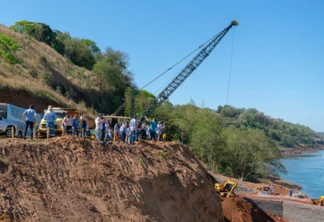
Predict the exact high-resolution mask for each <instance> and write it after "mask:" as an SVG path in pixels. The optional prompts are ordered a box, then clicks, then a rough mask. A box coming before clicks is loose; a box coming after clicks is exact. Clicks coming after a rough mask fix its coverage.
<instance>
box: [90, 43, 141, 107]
mask: <svg viewBox="0 0 324 222" xmlns="http://www.w3.org/2000/svg"><path fill="white" fill-rule="evenodd" d="M127 66H128V55H127V54H126V53H123V52H120V51H114V50H113V49H112V48H108V49H106V52H104V53H102V54H101V55H100V59H99V60H98V61H97V63H96V64H95V65H94V68H93V71H94V73H95V74H96V78H97V82H98V85H99V87H100V88H101V90H102V92H111V93H112V94H113V95H112V96H111V98H110V100H111V102H112V104H110V107H112V108H113V109H115V108H117V107H118V106H120V105H121V104H122V103H123V102H124V95H125V90H126V89H127V88H128V87H131V88H135V87H134V86H133V83H132V73H131V72H129V71H128V70H127Z"/></svg>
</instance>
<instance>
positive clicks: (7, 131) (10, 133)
mask: <svg viewBox="0 0 324 222" xmlns="http://www.w3.org/2000/svg"><path fill="white" fill-rule="evenodd" d="M12 134H14V135H15V128H13V132H12V127H8V128H7V129H6V136H7V137H12Z"/></svg>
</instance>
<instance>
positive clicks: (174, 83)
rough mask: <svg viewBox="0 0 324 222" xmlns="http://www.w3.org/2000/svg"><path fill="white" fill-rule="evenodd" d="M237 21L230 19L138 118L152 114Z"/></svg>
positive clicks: (142, 118) (141, 118)
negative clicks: (228, 23) (227, 24)
mask: <svg viewBox="0 0 324 222" xmlns="http://www.w3.org/2000/svg"><path fill="white" fill-rule="evenodd" d="M237 25H238V22H237V21H235V20H234V21H232V22H231V24H230V25H229V26H227V27H226V28H225V29H223V30H222V31H221V32H220V33H218V34H217V35H216V36H215V37H214V38H213V39H212V40H211V41H210V42H209V43H208V44H207V45H206V46H205V47H204V48H203V49H202V50H201V51H200V52H199V53H198V54H197V55H196V56H195V57H194V58H193V59H192V60H191V61H190V62H189V63H188V64H187V65H186V67H185V68H184V69H183V70H182V71H181V72H180V73H179V74H178V75H177V76H176V77H175V78H174V79H173V80H172V81H171V82H170V83H169V84H168V85H167V86H166V87H165V88H164V89H163V90H162V91H161V92H160V94H159V95H158V96H157V97H156V98H155V99H154V100H153V101H152V102H151V103H150V105H149V106H148V108H147V109H146V110H145V111H144V113H143V114H142V116H141V117H140V120H141V121H143V120H144V118H145V116H149V115H150V114H152V113H153V112H154V111H155V109H156V108H157V107H158V106H160V105H161V104H162V103H163V102H164V101H165V100H167V99H168V98H169V97H170V95H171V94H172V93H173V92H174V91H175V90H176V89H177V88H178V87H179V86H180V85H181V84H182V83H183V82H184V81H185V80H186V79H187V78H188V77H189V75H190V74H191V73H192V72H193V71H195V69H197V68H198V66H199V65H200V64H201V63H202V62H203V61H204V60H205V59H206V58H207V57H208V56H209V54H210V53H211V52H212V51H213V50H214V48H215V47H216V46H217V44H218V43H219V42H220V41H221V40H222V38H223V37H224V36H225V35H226V33H227V32H228V31H229V30H230V29H231V28H232V27H233V26H237Z"/></svg>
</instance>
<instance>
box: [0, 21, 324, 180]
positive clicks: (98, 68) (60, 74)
mask: <svg viewBox="0 0 324 222" xmlns="http://www.w3.org/2000/svg"><path fill="white" fill-rule="evenodd" d="M0 28H1V29H0V31H1V30H2V31H3V32H6V33H9V35H4V34H0V48H1V53H2V54H0V56H1V57H2V58H4V59H5V60H6V61H7V62H8V61H9V63H12V61H16V62H17V61H19V60H18V59H20V60H22V63H21V64H19V65H16V66H12V65H10V64H8V66H4V67H3V68H2V69H1V67H0V82H1V85H0V86H3V87H7V88H10V87H11V88H14V87H16V88H17V89H18V90H21V89H25V90H26V88H24V87H26V85H28V88H29V89H31V90H32V91H31V94H32V95H34V96H35V97H37V98H42V99H49V100H50V101H55V102H56V103H57V104H60V105H62V106H65V105H71V106H73V107H78V108H80V109H81V110H85V109H87V110H88V111H89V110H90V111H92V112H93V113H94V112H100V113H105V114H111V113H113V112H114V111H115V110H116V109H117V108H118V107H119V106H120V105H121V104H123V103H124V102H125V107H124V109H123V110H122V112H120V113H119V114H120V115H126V116H129V115H130V114H131V108H132V96H133V95H134V94H135V92H136V97H134V98H135V109H134V110H135V114H137V116H140V115H141V114H142V113H143V112H144V110H145V109H146V108H147V107H148V105H149V104H150V102H151V101H152V100H153V99H155V96H154V95H153V94H151V93H150V92H147V91H145V90H138V89H137V87H136V86H135V84H134V82H133V77H132V76H133V75H132V73H131V72H130V71H129V70H128V55H127V54H126V53H124V52H121V51H119V50H114V49H112V48H109V47H108V48H107V49H106V50H105V51H104V52H102V51H100V49H99V48H98V46H97V45H96V43H95V42H94V41H92V40H90V39H79V38H73V37H71V36H70V34H69V33H68V32H64V33H63V32H60V31H58V30H55V31H53V30H52V29H51V28H50V26H48V25H46V24H43V23H36V22H29V21H25V20H24V21H19V22H16V23H15V24H14V25H13V26H11V29H12V30H14V31H15V32H18V33H21V34H18V33H15V32H14V31H12V30H8V29H5V28H4V27H0ZM12 36H15V40H16V41H17V42H16V41H15V40H14V39H13V37H12ZM38 41H41V42H44V43H45V44H47V45H45V44H38ZM20 45H22V46H23V47H20ZM48 46H50V47H52V49H51V48H50V47H48ZM35 49H37V50H35ZM53 49H54V50H53ZM17 50H21V51H22V52H21V53H19V55H18V56H21V57H18V58H16V57H14V55H15V52H16V51H17ZM4 53H5V54H4ZM20 54H22V55H20ZM8 55H9V57H8ZM6 56H7V57H6ZM12 56H13V57H12ZM22 77H23V78H22ZM17 78H20V79H21V81H16V79H17ZM23 81H26V82H23ZM32 84H33V85H32ZM19 87H21V88H19ZM151 117H155V118H156V120H158V121H159V120H162V121H164V122H165V125H166V129H165V133H166V134H167V139H168V140H179V141H181V142H182V143H184V144H187V145H189V146H190V147H192V149H193V151H194V152H195V154H196V155H197V156H198V157H199V158H200V159H201V160H202V161H203V162H205V163H206V164H207V165H208V166H209V167H210V168H212V169H213V170H214V171H216V172H219V173H222V174H224V175H227V176H231V177H235V178H242V179H244V180H256V179H257V178H259V177H267V176H269V175H274V174H276V172H278V170H280V171H282V172H285V169H284V168H283V167H282V166H281V164H280V162H279V161H278V160H279V158H280V157H281V156H280V149H281V148H291V149H293V148H296V149H297V148H308V147H314V146H316V145H317V144H324V139H323V137H320V136H319V135H318V134H316V133H315V132H313V131H312V130H311V129H310V128H308V127H305V126H302V125H299V124H292V123H288V122H285V121H283V120H281V119H273V118H271V117H270V116H266V115H265V114H264V113H262V112H259V111H258V110H256V109H244V108H235V107H233V106H228V105H225V106H219V107H218V108H217V110H211V109H206V108H205V109H204V108H198V107H197V106H196V105H195V102H194V101H193V100H192V99H191V100H190V103H189V104H187V105H181V106H179V105H176V106H174V105H173V104H171V103H170V102H169V101H166V102H164V103H163V104H162V105H161V106H160V107H159V108H158V109H157V110H156V111H155V112H154V114H153V115H152V116H151ZM321 135H322V136H323V134H321ZM160 155H161V157H163V158H169V157H171V152H164V151H161V153H160ZM142 161H143V160H142V159H139V160H138V162H139V163H141V162H142Z"/></svg>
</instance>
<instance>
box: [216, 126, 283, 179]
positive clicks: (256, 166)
mask: <svg viewBox="0 0 324 222" xmlns="http://www.w3.org/2000/svg"><path fill="white" fill-rule="evenodd" d="M225 133H226V135H227V153H226V161H224V162H223V163H222V165H223V167H230V168H231V169H232V175H231V176H234V177H239V178H242V179H243V180H245V179H253V178H254V177H255V176H256V175H258V174H266V172H265V171H264V166H265V164H267V165H268V167H270V168H276V169H282V168H283V167H282V166H281V164H280V163H279V161H278V160H279V158H280V150H279V149H278V148H277V147H276V145H275V144H274V143H273V141H272V140H271V139H269V138H268V137H266V136H265V135H264V133H263V132H262V131H260V130H256V129H249V130H245V131H242V130H239V129H236V128H235V127H230V128H228V129H226V131H225ZM274 171H275V170H272V171H271V170H268V172H274Z"/></svg>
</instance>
